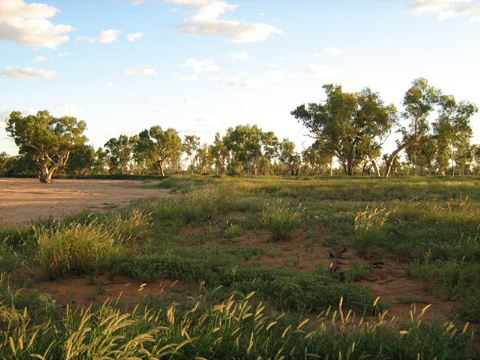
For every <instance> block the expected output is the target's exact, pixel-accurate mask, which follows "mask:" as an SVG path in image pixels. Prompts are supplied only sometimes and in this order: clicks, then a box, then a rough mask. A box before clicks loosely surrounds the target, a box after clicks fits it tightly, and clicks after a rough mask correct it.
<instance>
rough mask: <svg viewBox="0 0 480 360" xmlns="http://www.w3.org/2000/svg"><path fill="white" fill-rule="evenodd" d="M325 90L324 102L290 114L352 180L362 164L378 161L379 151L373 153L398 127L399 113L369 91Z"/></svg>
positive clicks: (325, 86) (299, 108) (300, 108)
mask: <svg viewBox="0 0 480 360" xmlns="http://www.w3.org/2000/svg"><path fill="white" fill-rule="evenodd" d="M323 89H324V90H325V92H326V95H327V99H326V100H325V101H323V102H320V103H318V104H317V103H309V104H308V105H306V104H303V105H300V106H298V107H297V108H296V109H295V110H293V111H292V112H291V114H292V115H293V116H294V117H295V118H296V119H297V120H298V121H299V122H300V123H301V124H303V126H304V127H306V128H307V129H308V130H309V131H310V132H311V136H312V137H314V138H315V139H316V140H317V142H318V145H319V148H320V149H321V150H322V151H323V152H326V153H329V154H331V155H332V156H335V157H336V158H337V159H338V161H339V162H340V164H341V165H342V167H343V171H344V174H345V175H349V176H351V175H353V172H354V169H355V168H356V167H357V166H358V165H359V164H360V163H362V162H364V161H365V160H366V159H367V160H369V161H374V160H375V158H374V157H373V155H374V154H377V153H378V151H374V150H375V149H378V148H381V145H382V144H383V143H384V141H385V139H386V137H387V136H388V135H389V134H390V131H391V129H392V127H393V126H394V125H395V124H396V123H397V110H396V108H395V106H394V105H393V104H391V105H385V104H384V102H383V101H382V99H381V98H380V95H379V94H378V93H375V92H372V91H371V90H370V89H369V88H365V89H363V90H362V91H361V92H359V93H348V92H343V90H342V87H341V86H340V85H335V86H334V85H332V84H327V85H324V86H323ZM375 164H376V163H375Z"/></svg>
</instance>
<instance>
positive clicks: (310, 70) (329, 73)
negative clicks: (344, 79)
mask: <svg viewBox="0 0 480 360" xmlns="http://www.w3.org/2000/svg"><path fill="white" fill-rule="evenodd" d="M307 74H308V75H310V76H318V77H335V76H337V75H339V74H341V70H340V69H332V68H329V67H327V66H323V65H319V64H308V67H307Z"/></svg>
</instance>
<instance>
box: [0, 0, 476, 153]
mask: <svg viewBox="0 0 480 360" xmlns="http://www.w3.org/2000/svg"><path fill="white" fill-rule="evenodd" d="M35 1H36V2H33V1H25V0H0V153H1V152H3V151H5V152H7V153H8V154H10V155H15V154H17V148H16V146H15V144H14V142H13V140H12V139H10V138H9V137H7V134H6V132H5V121H4V119H6V118H8V116H9V114H10V113H11V112H12V111H21V112H22V114H23V115H29V114H35V113H36V112H37V111H39V110H48V111H49V112H50V113H51V114H52V115H54V116H58V117H59V116H63V115H69V116H75V117H77V119H79V120H80V119H81V120H85V121H86V123H87V130H86V132H85V135H86V136H87V137H88V138H89V144H91V145H93V146H94V147H95V149H97V148H98V147H100V146H103V145H104V144H105V143H106V142H107V141H108V140H109V139H110V138H112V137H118V136H119V135H121V134H125V135H129V136H131V135H134V134H138V133H139V132H140V131H142V130H144V129H149V128H150V127H151V126H153V125H160V126H161V127H162V128H163V129H167V128H174V129H176V130H177V131H178V132H179V133H180V135H181V136H182V137H183V136H184V135H197V136H200V138H201V142H202V143H208V144H211V143H212V142H213V139H214V135H215V133H216V132H220V134H221V135H224V134H225V133H226V130H227V129H228V128H229V127H235V126H237V125H245V124H250V125H254V124H257V125H258V126H259V127H260V128H262V129H263V131H273V132H275V134H276V135H277V136H278V137H279V139H280V140H282V139H283V138H288V139H289V140H291V141H294V142H295V143H296V145H297V150H298V151H301V150H303V149H304V148H305V147H307V146H308V145H309V144H310V143H311V142H312V138H311V137H310V136H309V132H308V130H306V129H304V128H303V127H302V126H301V125H300V124H299V123H298V122H297V121H296V119H295V118H294V117H293V116H292V115H291V114H290V112H291V111H292V110H293V109H295V108H296V107H297V106H299V105H301V104H304V103H309V102H320V101H323V100H325V93H324V91H323V89H322V86H323V85H324V84H339V85H342V87H343V90H344V91H349V92H350V91H351V92H356V91H360V90H361V89H363V88H364V87H369V88H371V89H372V90H373V91H375V92H378V93H379V94H380V96H381V98H382V100H383V101H384V102H385V103H387V104H390V103H393V104H395V106H397V108H398V109H399V110H402V106H401V103H402V98H403V95H404V93H405V91H406V90H407V89H408V88H409V87H410V85H411V83H412V81H413V80H414V79H417V78H420V77H424V78H426V79H427V80H428V81H429V84H430V85H433V86H435V87H438V88H440V89H441V90H442V91H443V93H445V94H451V95H454V96H455V98H456V99H457V100H468V101H471V102H474V103H476V104H477V105H478V106H480V87H479V84H480V0H370V1H366V0H163V1H162V0H55V1H54V0H35ZM471 121H472V127H473V129H474V134H475V135H474V139H473V143H480V115H479V114H477V115H475V117H473V118H472V120H471ZM393 140H394V136H392V137H391V139H390V142H389V143H387V145H386V147H385V151H388V150H389V149H392V148H393V147H394V146H395V145H394V141H393Z"/></svg>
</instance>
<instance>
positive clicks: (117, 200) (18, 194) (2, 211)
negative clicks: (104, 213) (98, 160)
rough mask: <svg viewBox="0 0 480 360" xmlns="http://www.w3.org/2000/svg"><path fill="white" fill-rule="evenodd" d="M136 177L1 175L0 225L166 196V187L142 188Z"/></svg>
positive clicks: (58, 216)
mask: <svg viewBox="0 0 480 360" xmlns="http://www.w3.org/2000/svg"><path fill="white" fill-rule="evenodd" d="M142 185H143V182H141V181H135V180H79V179H72V180H70V179H68V180H67V179H54V180H53V182H52V183H51V184H42V183H40V182H39V181H38V179H10V178H0V224H25V223H28V222H30V221H32V220H37V219H44V218H50V217H52V218H54V219H61V218H62V217H63V216H65V215H69V214H72V213H75V212H78V211H80V210H83V209H85V208H90V209H92V210H98V209H102V208H108V207H116V206H122V205H126V204H128V203H129V202H130V201H131V200H134V199H138V198H146V197H150V196H157V197H165V196H169V194H168V192H169V190H165V189H144V188H142V187H141V186H142Z"/></svg>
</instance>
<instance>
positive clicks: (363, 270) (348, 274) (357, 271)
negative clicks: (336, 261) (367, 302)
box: [344, 261, 372, 282]
mask: <svg viewBox="0 0 480 360" xmlns="http://www.w3.org/2000/svg"><path fill="white" fill-rule="evenodd" d="M371 272H372V269H371V267H370V265H369V264H367V263H366V262H364V261H359V262H358V263H356V264H355V265H353V266H350V267H349V268H348V269H346V270H345V272H344V275H345V281H346V282H355V281H359V280H361V279H363V278H364V277H365V276H367V275H369V274H370V273H371Z"/></svg>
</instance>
